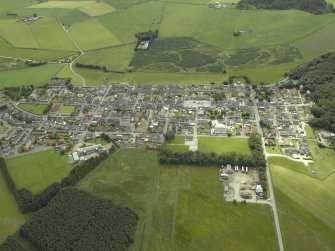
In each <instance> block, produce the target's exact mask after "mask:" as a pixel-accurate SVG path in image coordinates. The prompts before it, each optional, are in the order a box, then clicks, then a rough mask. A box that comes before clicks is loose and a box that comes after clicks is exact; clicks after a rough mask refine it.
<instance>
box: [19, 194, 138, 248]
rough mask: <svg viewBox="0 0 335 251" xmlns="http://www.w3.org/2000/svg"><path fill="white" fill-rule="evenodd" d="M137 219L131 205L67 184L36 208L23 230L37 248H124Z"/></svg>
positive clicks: (129, 239) (134, 228) (133, 231)
mask: <svg viewBox="0 0 335 251" xmlns="http://www.w3.org/2000/svg"><path fill="white" fill-rule="evenodd" d="M137 221H138V216H137V215H136V214H135V213H134V212H133V211H132V210H131V209H129V208H126V207H121V206H117V205H114V204H113V203H112V202H110V201H107V200H105V199H100V198H97V197H94V196H93V195H91V194H89V193H87V192H84V191H80V190H77V189H74V188H66V189H62V190H61V191H60V192H59V193H58V194H57V196H55V197H54V198H53V199H52V200H51V201H50V202H49V203H48V205H47V206H46V207H44V208H42V209H41V210H39V211H38V212H36V213H35V214H34V215H33V217H32V218H31V220H30V221H28V222H27V223H26V224H24V225H23V226H22V227H21V229H20V234H21V235H22V236H23V237H24V238H26V239H27V240H29V241H30V242H31V243H32V244H33V245H34V246H36V247H37V248H38V250H54V251H58V250H59V251H66V250H74V251H75V250H78V251H82V250H97V251H98V250H109V251H113V250H115V251H122V250H126V249H127V247H128V246H129V245H130V244H131V243H133V241H134V235H135V231H136V226H137Z"/></svg>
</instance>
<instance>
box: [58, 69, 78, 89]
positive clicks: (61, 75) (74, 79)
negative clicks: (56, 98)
mask: <svg viewBox="0 0 335 251" xmlns="http://www.w3.org/2000/svg"><path fill="white" fill-rule="evenodd" d="M57 77H59V78H71V84H73V85H82V80H81V78H79V77H78V76H77V75H75V74H73V72H72V71H71V70H70V66H69V65H64V67H63V69H62V70H61V71H59V72H58V74H57Z"/></svg>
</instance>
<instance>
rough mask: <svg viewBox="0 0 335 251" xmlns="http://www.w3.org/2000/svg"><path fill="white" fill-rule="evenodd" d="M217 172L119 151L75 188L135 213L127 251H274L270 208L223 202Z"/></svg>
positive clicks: (151, 155) (138, 152)
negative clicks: (132, 239) (135, 224)
mask: <svg viewBox="0 0 335 251" xmlns="http://www.w3.org/2000/svg"><path fill="white" fill-rule="evenodd" d="M129 156H132V157H131V158H129ZM218 172H219V170H218V169H216V168H214V167H186V166H178V167H174V166H160V165H158V159H157V152H155V151H146V150H138V149H137V150H135V149H121V150H118V151H117V152H116V153H114V154H113V155H112V156H111V157H110V160H109V161H105V162H103V163H102V164H101V166H99V167H98V168H96V169H95V170H94V171H93V172H91V173H90V174H89V175H88V176H86V177H85V178H84V179H83V180H82V181H80V182H79V184H78V185H77V187H78V188H80V189H84V190H87V191H89V192H92V193H93V194H95V195H98V196H102V197H104V198H107V199H110V200H112V201H113V202H114V203H117V204H121V205H126V206H128V207H130V208H132V209H134V210H135V211H136V212H137V214H138V215H139V217H140V221H139V225H138V228H137V232H136V237H135V242H134V244H133V245H132V246H131V247H130V250H131V251H132V250H148V251H150V250H154V251H156V250H157V247H159V249H160V250H206V249H207V250H212V251H215V250H222V247H223V246H224V247H225V250H277V244H276V238H275V233H274V224H273V222H272V220H273V217H272V213H271V209H270V208H269V207H268V206H266V205H254V204H247V205H242V204H239V205H233V204H232V203H227V202H225V201H224V199H223V197H222V192H223V186H222V183H220V182H219V181H218ZM238 226H241V227H238ZM243 226H245V227H243ZM255 233H257V234H255ZM241 236H243V238H241ZM246 247H247V249H246Z"/></svg>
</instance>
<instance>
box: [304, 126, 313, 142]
mask: <svg viewBox="0 0 335 251" xmlns="http://www.w3.org/2000/svg"><path fill="white" fill-rule="evenodd" d="M305 132H306V136H307V139H315V134H314V130H313V128H312V127H310V126H309V125H305Z"/></svg>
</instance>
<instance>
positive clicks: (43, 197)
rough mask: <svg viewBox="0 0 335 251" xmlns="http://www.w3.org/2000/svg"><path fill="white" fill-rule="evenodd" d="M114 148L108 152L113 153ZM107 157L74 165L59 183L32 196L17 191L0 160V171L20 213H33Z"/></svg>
mask: <svg viewBox="0 0 335 251" xmlns="http://www.w3.org/2000/svg"><path fill="white" fill-rule="evenodd" d="M113 151H114V148H112V149H111V151H110V152H113ZM107 157H108V154H107V153H101V154H100V156H99V157H95V158H91V159H89V160H86V161H85V162H82V163H80V164H78V165H76V166H75V167H74V168H73V169H72V170H71V171H70V173H69V175H68V176H66V177H65V178H63V179H62V180H61V182H55V183H52V184H51V185H49V186H48V187H47V188H46V189H44V190H43V191H42V192H40V193H38V194H35V195H33V194H32V193H31V192H30V191H29V190H27V189H25V188H22V189H17V188H16V186H15V183H14V181H13V179H12V177H11V176H10V174H9V171H8V168H7V166H6V162H5V161H4V159H3V158H0V171H1V172H2V173H3V175H4V177H5V179H6V182H7V185H8V187H9V188H10V190H11V191H12V192H13V194H14V196H15V199H16V201H17V203H18V206H19V209H20V211H21V212H22V213H27V212H34V211H37V210H39V209H41V208H42V207H44V206H46V205H47V204H48V202H49V201H50V200H51V199H52V198H53V197H54V196H55V195H56V194H57V193H58V192H59V191H60V189H61V188H64V187H67V186H72V185H74V184H76V183H77V182H78V181H79V180H81V179H82V178H83V177H85V176H86V175H87V174H88V173H89V172H91V171H92V170H93V169H94V168H96V167H97V166H98V165H99V164H100V163H101V162H102V161H103V160H105V159H106V158H107Z"/></svg>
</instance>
